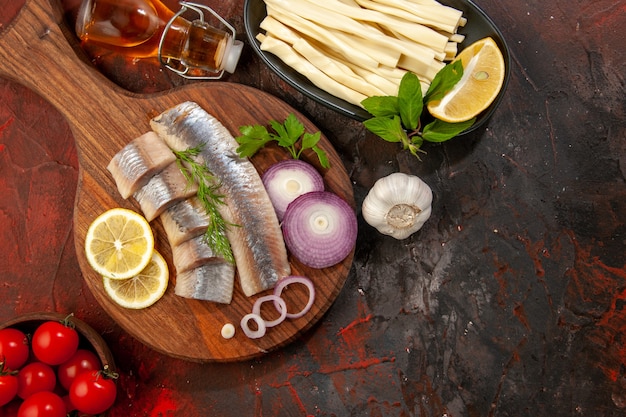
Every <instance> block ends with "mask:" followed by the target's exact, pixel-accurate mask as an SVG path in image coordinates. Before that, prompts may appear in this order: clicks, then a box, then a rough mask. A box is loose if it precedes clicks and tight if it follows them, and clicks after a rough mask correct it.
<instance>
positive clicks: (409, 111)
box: [398, 72, 424, 130]
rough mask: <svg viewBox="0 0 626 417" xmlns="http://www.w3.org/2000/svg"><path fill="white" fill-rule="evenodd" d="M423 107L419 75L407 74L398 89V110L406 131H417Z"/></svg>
mask: <svg viewBox="0 0 626 417" xmlns="http://www.w3.org/2000/svg"><path fill="white" fill-rule="evenodd" d="M423 107H424V103H423V102H422V86H421V84H420V80H419V78H417V75H415V74H413V73H412V72H407V73H406V74H404V76H403V77H402V80H401V81H400V88H399V89H398V108H399V109H400V118H401V119H402V124H403V125H404V127H405V128H406V129H408V130H415V129H417V125H418V124H419V120H420V115H421V114H422V109H423Z"/></svg>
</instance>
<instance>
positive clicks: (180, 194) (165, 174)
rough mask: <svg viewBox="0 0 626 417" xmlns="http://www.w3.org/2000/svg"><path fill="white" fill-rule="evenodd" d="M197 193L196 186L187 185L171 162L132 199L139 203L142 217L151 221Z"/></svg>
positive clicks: (174, 164)
mask: <svg viewBox="0 0 626 417" xmlns="http://www.w3.org/2000/svg"><path fill="white" fill-rule="evenodd" d="M197 191H198V186H197V185H195V184H189V183H188V181H187V179H186V178H185V176H184V175H183V173H182V172H181V171H180V168H179V167H178V164H177V163H176V162H173V163H171V164H169V165H168V166H166V167H165V168H164V169H163V170H162V171H161V172H159V173H157V174H156V175H154V176H153V177H152V178H150V181H148V183H147V184H146V185H144V186H143V187H141V188H140V189H139V190H137V191H136V192H135V193H134V194H133V197H135V200H137V202H139V205H140V206H141V211H142V212H143V215H144V217H145V218H146V219H148V221H152V220H154V219H155V218H156V217H157V216H159V215H160V214H161V213H162V212H163V211H164V210H166V209H167V208H168V207H171V206H173V205H174V204H176V203H177V202H179V201H182V200H184V199H186V198H189V197H191V196H193V195H195V194H196V192H197Z"/></svg>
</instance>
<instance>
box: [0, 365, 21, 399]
mask: <svg viewBox="0 0 626 417" xmlns="http://www.w3.org/2000/svg"><path fill="white" fill-rule="evenodd" d="M17 385H18V384H17V377H16V376H15V375H13V371H10V370H5V368H4V365H3V366H2V369H0V407H2V406H3V405H6V404H8V403H10V402H11V400H12V399H13V398H15V396H16V395H17Z"/></svg>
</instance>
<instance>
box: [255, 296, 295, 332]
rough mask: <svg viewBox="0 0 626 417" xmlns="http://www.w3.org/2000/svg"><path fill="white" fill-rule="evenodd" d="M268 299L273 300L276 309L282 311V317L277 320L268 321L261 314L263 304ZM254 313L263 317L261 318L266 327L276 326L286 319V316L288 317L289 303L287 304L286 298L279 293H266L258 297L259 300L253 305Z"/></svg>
mask: <svg viewBox="0 0 626 417" xmlns="http://www.w3.org/2000/svg"><path fill="white" fill-rule="evenodd" d="M268 301H273V302H274V307H276V310H277V311H278V312H279V313H280V317H279V318H277V319H276V320H271V321H268V320H265V319H263V317H262V316H261V304H263V303H265V302H268ZM252 314H255V315H257V316H259V317H261V319H262V320H263V322H264V323H265V327H274V326H277V325H279V324H280V323H282V322H283V321H285V318H286V317H287V304H285V300H283V299H282V298H280V296H278V295H275V294H270V295H264V296H263V297H259V298H257V300H256V301H255V302H254V305H253V306H252Z"/></svg>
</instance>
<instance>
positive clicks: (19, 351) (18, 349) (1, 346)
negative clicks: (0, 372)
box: [0, 327, 30, 371]
mask: <svg viewBox="0 0 626 417" xmlns="http://www.w3.org/2000/svg"><path fill="white" fill-rule="evenodd" d="M29 354H30V351H29V348H28V338H27V337H26V335H25V334H24V333H23V332H22V331H21V330H18V329H13V328H10V327H8V328H6V329H2V330H0V360H1V359H2V358H3V357H4V365H5V366H6V367H7V368H9V369H11V370H14V371H16V370H18V369H20V368H21V367H22V366H23V365H24V364H25V363H26V361H27V360H28V356H29Z"/></svg>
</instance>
